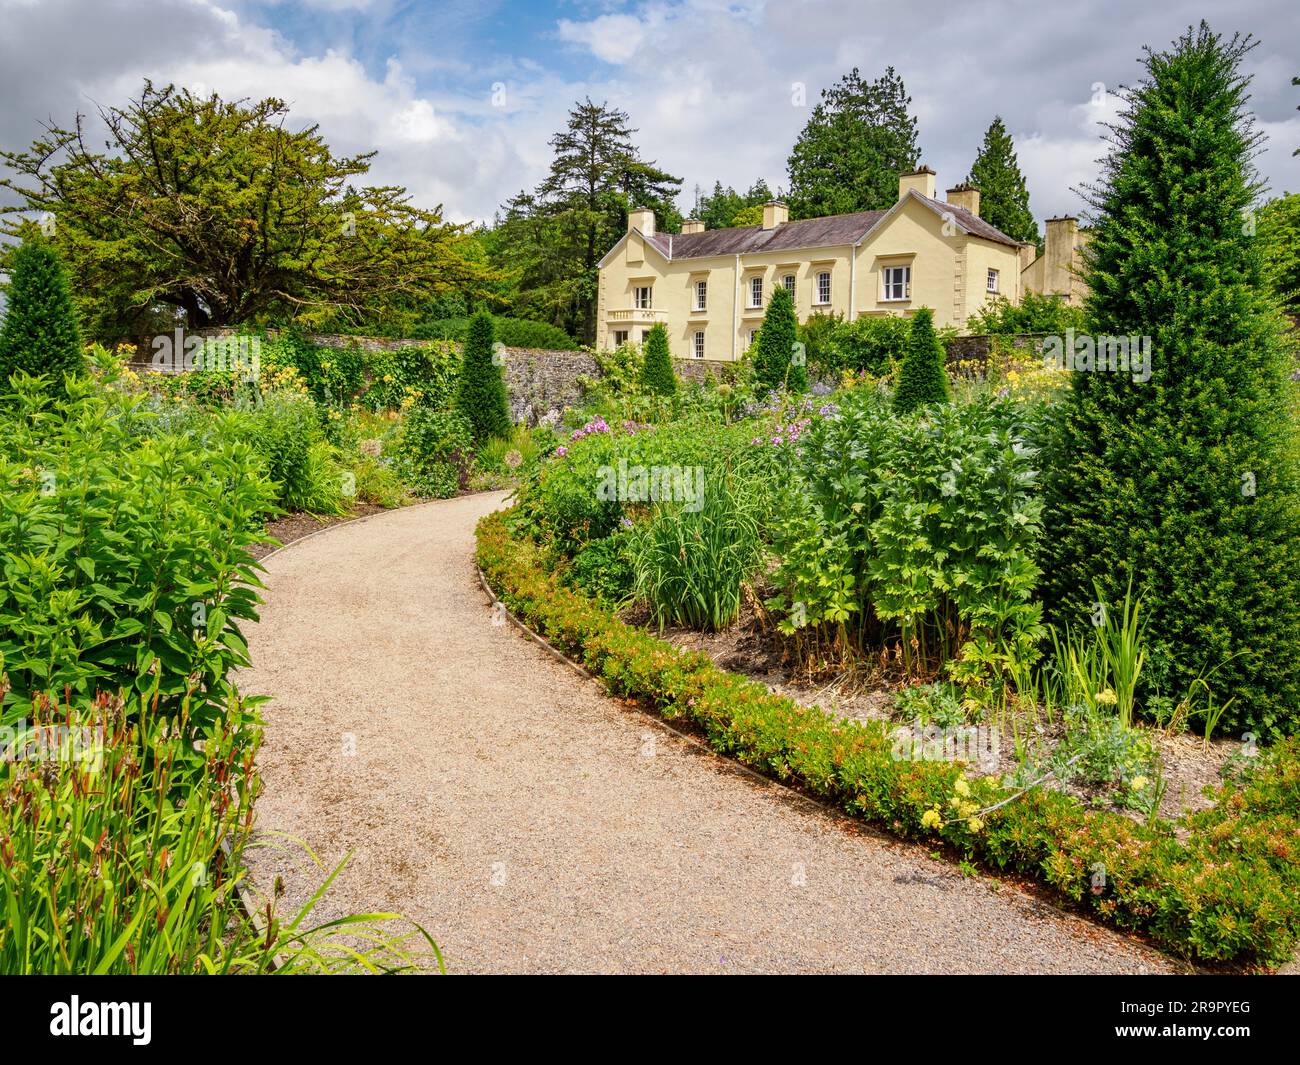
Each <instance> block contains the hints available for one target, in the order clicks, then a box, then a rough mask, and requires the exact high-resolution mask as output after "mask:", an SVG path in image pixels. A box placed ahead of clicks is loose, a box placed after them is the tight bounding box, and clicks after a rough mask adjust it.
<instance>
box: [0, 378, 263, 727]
mask: <svg viewBox="0 0 1300 1065" xmlns="http://www.w3.org/2000/svg"><path fill="white" fill-rule="evenodd" d="M16 381H17V383H18V405H17V406H16V407H14V408H11V409H9V410H7V411H0V480H3V482H4V483H5V484H6V485H8V486H9V487H8V488H7V489H6V492H5V497H4V498H5V505H4V507H3V508H0V557H3V559H4V564H3V567H2V568H0V654H3V656H4V659H5V662H6V665H7V668H8V670H9V677H10V682H11V685H12V690H11V691H10V692H9V695H8V702H7V704H6V706H7V707H12V708H13V709H16V710H20V709H21V708H22V707H24V706H30V705H31V702H32V700H33V699H34V698H36V697H38V696H39V695H40V693H42V692H59V693H62V692H64V691H65V689H66V690H67V691H69V692H71V693H72V694H73V695H74V696H77V697H79V698H82V699H89V698H91V697H93V696H94V694H95V693H96V692H98V691H110V692H117V691H118V690H120V689H122V690H125V691H127V692H128V693H129V697H131V698H134V696H136V695H139V696H144V697H148V698H155V697H156V698H157V699H158V701H159V706H160V708H161V709H162V710H164V711H165V712H168V713H175V712H178V710H179V708H180V706H181V704H182V703H183V702H186V701H188V705H189V706H190V708H191V712H192V714H193V715H194V716H195V718H196V720H199V721H206V720H207V719H208V718H207V717H205V716H204V715H209V716H210V715H219V714H220V713H221V712H222V710H223V707H222V705H221V700H222V698H223V696H222V694H221V693H222V690H223V688H222V686H223V684H224V681H225V678H226V676H227V674H228V673H229V672H230V670H232V669H233V668H235V667H239V666H246V665H247V664H248V651H247V647H246V645H245V643H244V639H243V636H242V635H241V633H240V630H239V623H240V622H242V621H246V620H253V619H255V618H256V616H257V614H256V604H257V588H258V587H259V586H260V585H259V581H258V578H257V567H256V563H254V561H253V559H252V557H251V556H250V554H249V548H250V547H251V546H252V545H254V544H256V543H260V542H262V541H263V540H265V536H264V534H263V533H262V532H261V522H260V516H261V515H262V514H264V513H266V512H267V511H269V510H271V509H272V508H273V506H274V496H273V490H272V487H271V485H270V483H269V482H268V481H267V479H266V475H265V473H264V472H263V466H262V463H261V462H260V461H259V459H258V457H257V455H256V454H255V452H254V450H253V448H252V446H251V445H250V444H249V443H248V442H247V440H246V437H245V433H244V432H243V427H242V426H240V425H238V424H237V423H236V421H235V419H234V417H233V416H232V415H222V416H217V417H215V418H213V419H211V420H210V422H209V423H208V424H207V428H206V430H205V433H204V435H202V436H193V435H188V434H187V433H185V432H184V431H181V432H174V431H173V432H151V430H152V429H154V427H155V423H156V421H157V418H158V416H157V414H156V413H154V412H153V411H151V410H150V409H149V405H148V401H147V399H146V397H144V396H142V395H133V394H127V393H123V392H117V391H114V390H112V389H111V388H105V387H101V386H100V385H99V384H98V383H97V382H95V381H93V380H89V379H86V380H82V381H76V382H75V383H74V384H73V386H72V389H71V391H70V395H69V397H68V399H67V400H64V401H60V402H59V403H57V404H56V405H54V406H53V408H51V409H46V401H45V399H44V397H43V396H42V394H41V393H40V391H39V390H38V389H36V388H35V387H34V385H33V383H32V382H31V380H30V379H24V378H23V377H22V376H21V375H19V377H18V378H16Z"/></svg>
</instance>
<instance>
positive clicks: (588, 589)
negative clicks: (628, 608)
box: [565, 533, 634, 605]
mask: <svg viewBox="0 0 1300 1065" xmlns="http://www.w3.org/2000/svg"><path fill="white" fill-rule="evenodd" d="M633 579H634V578H633V573H632V563H631V561H630V560H629V559H628V543H627V537H626V535H620V534H619V533H615V534H614V535H612V536H607V537H605V539H603V540H593V541H592V542H591V543H589V544H587V545H586V546H585V547H583V548H582V549H581V550H580V551H579V552H578V553H577V554H576V555H574V556H573V563H572V565H571V566H570V567H569V569H568V570H567V571H566V573H565V580H566V581H567V583H569V584H570V585H572V586H573V587H574V588H577V589H578V590H579V591H581V592H584V593H586V594H587V595H589V596H591V597H592V598H593V599H598V600H600V601H601V602H604V603H610V604H614V605H617V604H620V603H622V602H623V601H624V600H626V599H627V597H628V596H629V595H630V594H631V592H632V582H633Z"/></svg>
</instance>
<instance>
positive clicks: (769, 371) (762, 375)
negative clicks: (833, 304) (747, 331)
mask: <svg viewBox="0 0 1300 1065" xmlns="http://www.w3.org/2000/svg"><path fill="white" fill-rule="evenodd" d="M798 340H799V323H798V320H797V319H796V318H795V313H794V301H792V300H791V299H790V293H789V292H787V291H786V289H785V286H784V285H778V286H777V287H776V289H775V291H773V293H772V298H771V299H770V300H768V302H767V311H766V312H765V313H764V315H763V327H762V328H761V329H760V330H759V331H758V339H757V340H756V341H755V342H754V376H755V378H756V379H757V380H758V382H759V384H761V385H764V386H765V387H767V388H769V389H773V388H785V387H787V385H788V383H789V382H788V381H787V375H788V374H789V371H790V358H791V356H792V355H793V354H794V352H795V344H796V343H797V342H798ZM796 383H797V382H796Z"/></svg>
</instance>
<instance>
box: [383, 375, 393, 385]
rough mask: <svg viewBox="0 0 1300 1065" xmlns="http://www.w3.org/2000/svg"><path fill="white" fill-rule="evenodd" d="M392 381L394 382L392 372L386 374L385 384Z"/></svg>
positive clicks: (389, 383)
mask: <svg viewBox="0 0 1300 1065" xmlns="http://www.w3.org/2000/svg"><path fill="white" fill-rule="evenodd" d="M392 383H393V375H392V374H390V373H386V374H384V384H387V385H391V384H392Z"/></svg>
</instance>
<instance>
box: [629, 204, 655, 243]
mask: <svg viewBox="0 0 1300 1065" xmlns="http://www.w3.org/2000/svg"><path fill="white" fill-rule="evenodd" d="M634 229H639V230H640V231H641V235H642V236H643V237H653V236H654V235H655V213H654V211H652V210H650V208H649V207H637V208H635V209H633V210H631V211H628V213H627V231H628V232H629V233H631V232H632V230H634Z"/></svg>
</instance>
